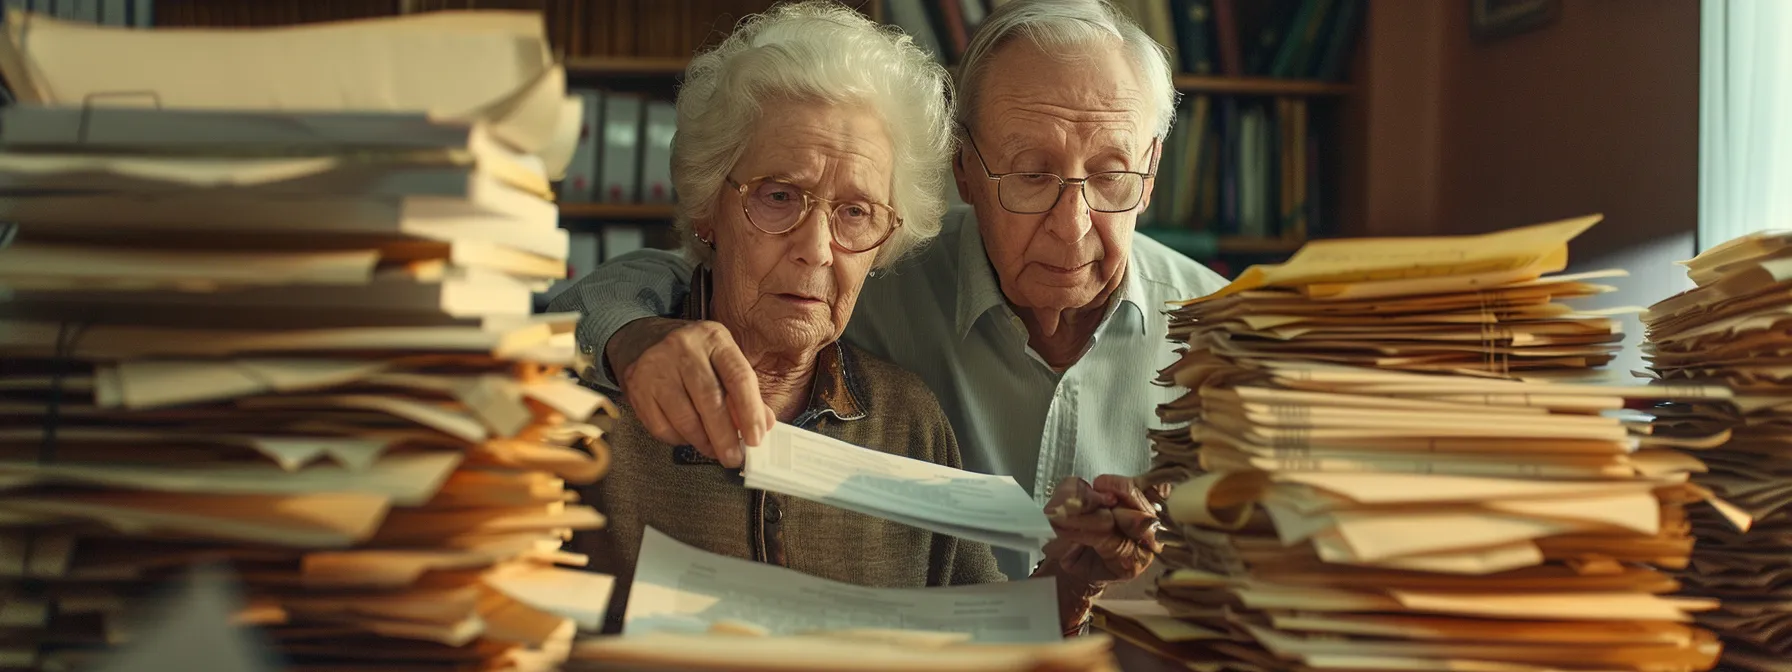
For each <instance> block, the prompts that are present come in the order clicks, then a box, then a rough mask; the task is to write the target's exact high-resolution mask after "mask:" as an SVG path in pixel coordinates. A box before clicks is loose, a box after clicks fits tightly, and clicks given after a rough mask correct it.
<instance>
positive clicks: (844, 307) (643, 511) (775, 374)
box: [573, 2, 1003, 629]
mask: <svg viewBox="0 0 1792 672" xmlns="http://www.w3.org/2000/svg"><path fill="white" fill-rule="evenodd" d="M945 88H946V73H945V71H944V70H943V69H942V68H941V67H940V66H938V65H937V64H935V63H934V62H933V61H932V60H931V58H930V57H929V56H928V55H927V54H925V53H924V52H922V51H921V50H920V49H918V48H917V47H916V46H915V45H914V44H913V43H912V42H911V41H910V40H909V38H907V37H904V36H901V35H899V34H897V33H895V32H892V31H889V30H886V29H882V28H880V27H878V26H877V25H876V24H874V23H872V22H871V21H868V20H866V19H865V18H863V17H861V16H860V15H858V14H857V13H855V12H853V11H851V10H849V9H845V8H842V7H841V6H839V5H837V4H834V3H829V2H809V3H802V4H795V5H786V6H782V7H779V8H777V9H775V10H773V11H771V12H769V13H767V14H765V15H761V16H757V17H754V18H751V19H749V20H748V21H746V22H744V23H743V24H741V26H740V27H739V28H738V29H737V30H736V31H735V32H734V34H733V35H732V36H730V37H729V38H728V39H726V40H725V41H723V42H722V43H721V44H720V45H717V46H716V47H715V48H714V49H713V50H711V51H709V52H707V53H704V54H702V55H700V56H698V57H697V58H696V59H695V60H693V61H692V62H691V65H690V68H689V70H688V71H686V73H685V80H684V84H683V86H682V88H680V90H679V94H678V135H677V136H676V138H675V139H674V142H673V146H672V171H673V175H672V177H673V180H674V184H675V186H676V188H677V191H678V194H679V199H680V200H679V213H680V214H679V221H678V230H679V233H680V235H681V236H682V237H683V239H684V240H685V241H686V251H687V253H688V254H689V255H691V256H692V257H693V258H694V259H695V260H697V261H698V262H699V265H698V271H697V277H696V278H695V279H694V280H693V282H692V284H691V286H692V291H691V293H690V295H689V296H687V297H686V298H685V301H684V306H683V310H684V314H685V315H686V317H687V318H689V319H703V320H707V321H706V322H702V323H699V324H701V325H705V326H704V328H703V329H702V330H700V331H701V333H702V334H703V335H704V337H710V338H717V339H733V340H734V341H735V342H736V344H738V346H739V348H740V351H741V352H742V353H744V354H745V355H746V360H747V362H748V363H749V364H750V366H751V367H752V368H753V372H754V373H755V374H757V375H756V378H757V381H758V384H759V390H758V391H759V394H760V396H761V398H762V399H763V401H764V402H765V405H766V407H768V408H769V409H770V411H771V412H772V413H774V414H776V416H777V419H778V420H780V421H783V422H786V423H790V424H794V425H797V426H800V427H803V428H806V429H810V430H813V431H816V432H820V433H822V434H825V435H827V436H831V437H834V438H837V439H841V440H844V441H847V442H849V443H852V444H855V445H859V446H865V447H868V448H871V449H874V450H882V451H887V452H891V453H896V454H900V455H904V456H907V457H911V458H915V459H921V460H927V461H930V462H935V463H939V464H945V465H949V466H952V467H958V466H960V465H959V453H958V445H957V442H956V440H955V439H954V438H953V435H952V429H951V427H950V426H949V425H948V424H947V422H946V418H945V415H944V413H943V412H942V411H941V410H940V407H939V404H938V402H937V401H936V400H935V399H934V397H933V396H932V394H931V393H929V392H928V390H927V388H926V387H925V386H923V385H922V383H921V382H920V380H919V379H917V378H915V377H914V376H913V375H911V374H909V373H908V372H906V371H903V370H901V369H898V368H896V367H895V366H893V365H891V364H889V363H887V362H884V361H881V360H878V359H875V358H873V357H871V356H868V355H866V354H865V353H863V352H861V351H858V350H856V349H855V348H852V347H850V346H847V345H844V344H842V343H839V342H837V339H838V338H839V337H840V334H841V332H842V331H843V330H844V329H845V327H846V321H847V318H848V317H850V316H851V315H852V310H853V304H854V302H855V301H856V299H857V298H858V295H859V289H860V287H861V286H862V285H863V284H864V282H865V278H866V276H867V274H868V273H869V272H870V271H871V270H872V269H873V268H880V267H883V266H886V265H888V264H890V263H892V262H893V261H894V260H896V259H898V258H900V257H902V256H903V255H904V254H905V253H907V252H909V251H911V250H913V249H914V248H915V247H916V246H917V245H919V244H921V243H923V242H925V241H926V240H928V239H929V238H931V237H932V236H933V235H934V234H936V233H937V232H938V231H939V227H940V225H939V218H940V215H941V213H942V212H943V211H944V208H945V206H944V202H943V199H942V198H941V196H940V194H941V193H942V192H943V189H942V187H943V179H944V173H943V171H942V168H943V167H944V166H945V165H946V160H947V157H948V155H949V151H950V147H951V144H950V140H949V137H950V136H949V131H950V128H949V126H948V124H949V123H950V118H951V117H950V115H949V114H948V111H947V106H946V101H945ZM669 373H671V374H672V375H676V374H675V372H669ZM715 393H716V394H718V396H719V392H715ZM663 412H664V411H663V410H662V409H660V408H657V407H650V408H625V409H624V414H623V416H624V417H623V418H622V419H621V421H620V422H619V423H617V426H616V428H615V431H613V432H612V433H610V434H609V435H607V436H606V437H605V440H606V442H608V443H609V444H610V445H611V452H612V456H613V459H614V463H613V465H612V467H611V470H610V473H609V474H608V475H607V476H606V477H605V478H604V479H603V480H602V481H601V482H600V483H599V484H597V485H596V486H593V487H591V488H589V489H588V490H587V491H586V493H585V495H586V497H587V498H588V499H590V500H593V503H594V504H595V505H596V506H597V507H598V510H600V511H603V512H604V514H605V515H606V516H607V517H608V518H609V524H608V525H607V526H606V528H605V529H603V530H600V531H595V532H590V533H581V534H580V535H579V536H577V537H575V539H574V544H573V545H574V549H575V550H577V551H579V552H581V553H586V554H588V555H590V556H591V558H592V569H593V570H594V571H599V572H604V573H608V574H613V575H615V576H617V577H618V579H619V584H618V586H619V588H618V590H617V593H616V595H615V597H614V599H613V600H612V604H611V609H610V611H609V614H610V616H611V623H610V626H609V627H610V628H611V629H614V628H615V627H617V626H618V625H619V624H620V616H621V615H622V612H623V606H624V605H626V603H627V602H626V600H627V597H626V595H627V589H626V585H627V580H628V579H629V578H630V577H631V576H632V575H633V573H634V566H635V560H636V556H637V554H638V551H639V549H640V544H641V537H642V528H643V527H644V526H652V527H653V528H655V529H657V530H660V531H662V532H665V533H666V534H667V535H669V536H671V537H673V538H675V539H678V540H679V541H682V542H684V543H687V544H691V545H694V546H697V547H699V548H703V549H707V550H709V551H712V552H716V553H722V554H727V555H733V556H738V557H743V558H752V559H754V560H758V561H762V562H769V563H775V564H779V565H783V566H786V567H791V568H793V569H797V570H799V571H802V572H804V573H807V574H812V575H816V576H821V577H826V578H830V579H835V580H839V581H846V582H851V583H855V584H860V585H871V586H884V587H897V586H912V587H918V586H944V585H955V584H967V583H980V582H989V581H999V580H1002V579H1003V576H1002V574H1001V572H1000V571H999V570H997V568H996V564H995V559H994V556H993V555H992V554H991V553H990V550H989V548H988V547H987V546H985V545H983V544H979V543H973V542H968V541H961V540H958V539H955V538H953V537H948V536H944V535H939V534H932V533H929V532H926V531H923V530H919V529H916V528H913V527H908V526H905V525H901V524H898V523H892V522H888V521H884V520H880V519H877V518H872V517H869V516H865V515H861V514H857V513H853V512H850V511H844V510H840V509H835V508H832V507H828V506H824V505H821V504H816V503H812V502H808V501H804V500H799V499H792V498H788V497H783V496H780V495H775V494H771V493H766V492H762V491H757V490H748V489H747V488H746V487H744V485H743V484H742V480H741V476H740V474H739V472H738V471H736V470H734V469H730V468H728V467H727V466H724V465H723V464H721V463H718V462H716V461H715V460H712V459H710V458H708V457H706V456H704V455H703V454H702V452H700V451H698V450H696V449H694V448H693V447H691V446H668V445H666V444H663V443H660V442H658V441H656V440H655V439H653V438H652V435H651V434H650V432H649V431H648V429H649V428H650V427H651V426H653V425H655V424H656V423H663V422H664V421H665V418H664V417H663V415H662V414H663ZM730 435H732V432H730ZM733 443H734V445H733V446H731V447H732V448H734V449H735V450H738V441H734V442H733ZM724 461H726V462H729V463H730V464H733V465H738V464H739V455H738V453H730V454H728V455H726V456H725V457H724Z"/></svg>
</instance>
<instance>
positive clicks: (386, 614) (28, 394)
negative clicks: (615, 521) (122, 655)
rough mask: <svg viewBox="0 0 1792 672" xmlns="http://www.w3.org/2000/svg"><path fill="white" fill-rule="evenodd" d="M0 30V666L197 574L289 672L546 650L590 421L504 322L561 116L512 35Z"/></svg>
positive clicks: (586, 522)
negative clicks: (7, 227) (227, 574)
mask: <svg viewBox="0 0 1792 672" xmlns="http://www.w3.org/2000/svg"><path fill="white" fill-rule="evenodd" d="M4 31H5V38H4V39H0V72H3V73H4V75H5V77H6V80H7V83H8V84H9V86H10V87H11V88H12V90H13V92H14V93H15V94H16V95H17V96H18V98H19V100H20V105H18V106H15V107H12V108H9V109H7V110H6V111H5V112H4V115H5V118H4V119H3V120H0V124H3V126H0V145H3V146H4V149H5V151H4V152H0V219H4V220H5V221H11V222H16V223H17V224H18V225H19V229H18V238H17V240H16V242H15V243H14V244H13V245H11V246H9V247H6V248H4V249H0V286H4V287H5V289H6V294H7V297H8V298H7V299H5V300H0V583H3V584H4V585H5V591H6V593H7V595H8V598H7V599H6V600H5V601H4V604H3V605H0V621H3V622H4V626H5V629H6V634H7V637H6V638H5V640H4V641H3V642H0V667H39V668H44V669H68V668H75V667H86V666H88V665H89V664H94V663H97V662H98V661H102V660H105V659H107V658H108V657H109V656H111V655H112V652H114V651H116V650H118V649H119V648H120V647H123V646H125V645H128V644H129V643H130V642H131V639H132V632H133V630H132V629H131V628H130V627H129V624H130V623H131V622H132V619H133V616H134V614H135V613H136V612H137V611H138V610H139V606H140V605H141V603H142V598H143V597H144V596H145V595H147V594H150V593H152V592H154V591H155V590H156V589H157V587H158V586H159V585H160V584H163V583H165V582H166V581H167V580H169V579H170V578H172V577H177V576H181V575H183V573H184V570H185V569H186V568H188V567H189V566H193V565H195V564H198V563H209V562H219V561H222V562H224V563H227V564H228V566H229V567H230V568H231V570H232V571H233V573H234V574H235V575H236V576H237V577H238V578H239V579H240V581H241V583H242V585H243V591H244V606H243V608H242V609H240V610H239V613H236V614H235V615H234V619H235V621H236V623H237V624H239V625H254V626H259V627H260V632H261V633H262V635H263V636H264V637H265V638H266V639H267V641H269V642H270V643H271V645H272V648H273V650H274V651H275V652H276V653H277V654H279V655H280V656H281V657H282V658H283V659H284V660H285V661H286V663H288V664H289V668H288V669H328V670H353V669H376V668H379V669H383V668H403V669H479V670H499V669H518V670H543V669H552V668H553V667H554V666H555V665H557V664H559V663H560V662H562V661H563V660H564V659H565V657H566V656H567V654H568V653H569V652H570V650H571V647H572V643H573V636H574V633H575V630H576V628H577V627H578V626H579V625H580V624H581V623H584V624H587V625H595V624H596V623H597V622H598V621H599V620H600V616H601V614H596V613H592V612H593V610H597V611H601V609H602V605H604V604H605V603H606V602H607V601H608V593H609V587H610V583H609V578H608V577H604V576H601V575H597V574H592V573H587V572H584V571H582V570H578V569H575V568H576V567H578V566H580V565H582V564H584V562H585V558H583V557H581V556H578V555H574V554H570V553H567V552H565V551H563V550H561V549H562V546H563V542H564V540H565V539H566V538H567V537H568V536H569V535H570V534H571V533H572V532H573V531H574V530H579V529H590V528H594V527H597V526H600V525H601V524H602V523H603V518H602V517H601V516H600V515H599V514H598V512H596V511H594V510H592V509H591V508H590V507H587V506H583V505H581V504H579V503H578V501H577V496H576V490H575V489H574V488H572V487H569V484H580V483H589V482H592V481H594V480H596V479H597V478H599V477H600V476H601V475H602V473H603V471H604V469H605V466H606V464H607V455H608V453H607V452H606V448H605V447H604V445H603V443H602V441H601V436H602V427H603V425H604V424H605V422H606V420H607V418H609V417H611V416H612V414H613V412H614V409H613V407H611V406H610V404H609V402H608V401H607V400H605V399H604V398H603V397H602V396H599V395H598V394H596V393H595V392H592V391H590V390H588V389H586V388H584V387H583V386H581V385H579V384H578V383H577V382H576V381H575V380H573V379H572V378H571V377H570V376H569V375H568V374H567V369H568V368H569V367H574V366H577V365H578V362H576V361H575V347H574V343H573V335H572V333H571V330H572V327H573V325H574V323H575V321H576V316H575V315H532V314H530V307H531V293H532V291H534V290H535V289H537V288H540V287H544V286H545V285H546V284H547V283H549V282H551V281H552V280H553V279H555V278H559V277H563V276H564V275H565V258H566V236H565V234H564V232H562V231H560V230H559V229H557V228H556V227H555V206H554V204H553V203H552V202H551V201H550V200H549V199H550V197H551V192H550V191H549V190H548V185H549V181H550V180H551V179H553V178H554V177H555V176H556V174H558V173H559V172H560V171H562V170H563V169H564V165H565V163H566V161H567V157H568V156H569V155H570V153H571V150H572V146H573V144H574V141H575V140H576V135H577V129H578V119H579V117H580V114H579V103H578V101H577V99H576V98H569V97H568V96H566V94H565V91H564V73H563V72H562V71H561V69H560V67H559V66H558V65H556V64H554V62H553V61H552V59H551V58H550V57H549V53H548V47H547V40H546V39H545V37H544V34H543V28H542V21H541V17H540V16H539V15H538V14H532V13H513V12H479V13H455V12H445V13H438V14H428V15H417V16H407V17H401V18H392V19H378V20H368V21H357V22H349V23H338V24H319V25H309V26H302V27H294V28H279V29H266V30H242V31H225V30H217V31H213V30H125V29H114V28H106V27H98V26H89V25H79V24H73V23H64V22H59V21H55V20H52V19H49V18H45V17H43V16H38V15H28V14H21V13H18V12H14V13H12V14H10V15H9V16H8V17H7V20H6V23H5V26H4ZM594 605H595V606H594ZM219 625H220V626H223V625H225V624H219ZM121 667H122V668H123V669H132V667H131V664H130V663H129V661H125V662H124V663H122V665H121Z"/></svg>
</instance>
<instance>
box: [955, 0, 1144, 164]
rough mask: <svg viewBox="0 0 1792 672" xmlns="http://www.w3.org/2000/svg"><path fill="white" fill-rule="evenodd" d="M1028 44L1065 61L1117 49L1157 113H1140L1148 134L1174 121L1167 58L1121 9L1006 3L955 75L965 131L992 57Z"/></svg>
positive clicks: (1099, 4) (1041, 0) (1097, 3)
mask: <svg viewBox="0 0 1792 672" xmlns="http://www.w3.org/2000/svg"><path fill="white" fill-rule="evenodd" d="M1016 38H1020V39H1025V40H1028V41H1031V42H1032V43H1033V44H1034V45H1035V46H1038V47H1039V50H1040V51H1043V52H1045V53H1047V54H1054V55H1055V54H1066V55H1068V56H1070V57H1074V56H1077V55H1082V54H1086V53H1088V52H1087V49H1088V48H1090V47H1095V48H1098V49H1099V48H1112V47H1114V46H1118V47H1119V48H1120V49H1121V50H1122V51H1123V53H1125V54H1126V56H1127V58H1128V60H1131V61H1132V63H1133V66H1134V67H1136V68H1138V73H1139V81H1140V83H1141V84H1143V85H1144V87H1145V95H1146V97H1148V98H1149V99H1150V100H1151V101H1152V102H1153V103H1154V104H1155V105H1156V109H1152V110H1145V111H1144V112H1145V121H1146V123H1148V124H1150V130H1151V132H1152V133H1154V134H1156V135H1157V136H1159V137H1162V136H1163V135H1165V134H1166V133H1168V132H1169V130H1170V123H1171V122H1172V121H1173V120H1174V119H1175V118H1176V98H1177V94H1176V83H1175V81H1174V80H1173V79H1172V76H1173V74H1174V72H1175V71H1174V70H1172V69H1171V68H1170V55H1169V52H1168V51H1166V50H1165V49H1164V47H1163V45H1160V44H1158V43H1157V41H1156V40H1153V39H1151V36H1150V35H1147V34H1145V31H1144V30H1142V29H1140V28H1139V26H1138V24H1135V23H1133V21H1132V19H1131V18H1128V17H1127V16H1126V15H1125V14H1124V13H1122V12H1120V10H1118V9H1115V8H1114V6H1113V5H1111V4H1109V3H1108V2H1107V1H1106V0H1010V2H1008V3H1007V4H1004V5H1002V6H1001V7H999V8H997V9H996V11H995V12H993V13H991V14H990V15H989V18H987V19H985V20H984V21H983V25H982V27H980V28H978V29H977V34H976V36H974V37H972V38H971V43H970V44H969V45H968V46H966V47H965V50H964V60H963V63H962V64H961V65H960V66H959V70H958V86H956V87H954V88H956V89H957V91H958V95H959V99H958V121H959V123H961V124H964V126H965V128H975V127H976V125H975V124H973V123H971V122H972V121H973V120H975V119H976V118H977V104H978V96H979V94H980V93H981V90H980V87H981V86H982V84H983V80H984V78H985V77H988V76H989V75H990V74H991V73H990V72H989V65H990V60H991V57H992V56H994V55H995V54H996V52H997V51H998V50H999V49H1000V48H1001V47H1002V46H1003V45H1006V44H1008V43H1009V42H1010V41H1012V40H1014V39H1016Z"/></svg>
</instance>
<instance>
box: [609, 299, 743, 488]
mask: <svg viewBox="0 0 1792 672" xmlns="http://www.w3.org/2000/svg"><path fill="white" fill-rule="evenodd" d="M604 354H605V355H606V357H607V358H608V360H609V362H610V370H611V371H614V372H620V375H618V376H616V380H617V382H618V383H620V384H621V385H622V393H623V395H624V396H626V397H627V398H628V404H629V406H631V407H633V408H634V409H635V414H636V416H638V417H639V418H640V419H641V424H642V425H643V426H645V427H646V428H647V431H648V432H649V433H651V434H652V435H653V438H656V439H659V440H660V441H663V442H665V443H668V444H672V445H675V446H676V445H683V444H690V445H691V446H692V447H694V448H696V449H697V451H698V452H701V453H703V454H704V455H706V456H709V457H710V458H711V459H714V460H716V461H718V462H721V463H722V465H723V466H726V467H730V468H736V467H739V466H741V460H742V457H743V455H742V453H741V445H742V444H741V441H742V440H745V442H746V443H748V444H754V445H757V444H758V443H759V442H760V441H762V440H764V439H765V434H766V432H768V431H771V427H772V425H773V424H775V423H776V422H777V418H776V417H775V416H774V415H773V414H772V410H771V408H769V407H767V406H766V405H765V402H764V401H763V400H762V399H760V397H759V378H758V377H757V376H756V375H754V373H753V367H752V366H751V365H750V364H748V363H747V357H746V355H743V354H741V351H740V346H739V345H737V344H735V342H734V337H733V336H732V335H730V334H729V333H728V329H727V328H726V327H723V326H722V325H721V324H720V323H718V322H688V321H685V320H673V319H667V318H660V317H651V318H644V319H639V320H635V321H633V322H630V323H628V324H627V325H625V326H623V327H622V329H620V330H618V331H617V332H616V334H615V335H614V336H612V337H611V338H610V342H609V344H608V345H607V346H606V347H605V348H604Z"/></svg>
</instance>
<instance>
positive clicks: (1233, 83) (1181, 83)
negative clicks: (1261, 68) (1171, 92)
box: [1175, 75, 1354, 98]
mask: <svg viewBox="0 0 1792 672" xmlns="http://www.w3.org/2000/svg"><path fill="white" fill-rule="evenodd" d="M1175 82H1176V90H1177V91H1181V92H1183V93H1210V94H1215V95H1224V94H1232V95H1247V96H1276V97H1281V98H1287V97H1324V96H1348V95H1350V94H1351V92H1352V91H1353V90H1354V89H1353V88H1352V87H1351V86H1350V85H1349V84H1342V83H1338V82H1326V81H1320V80H1311V79H1276V78H1273V77H1210V76H1205V75H1176V79H1175Z"/></svg>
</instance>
